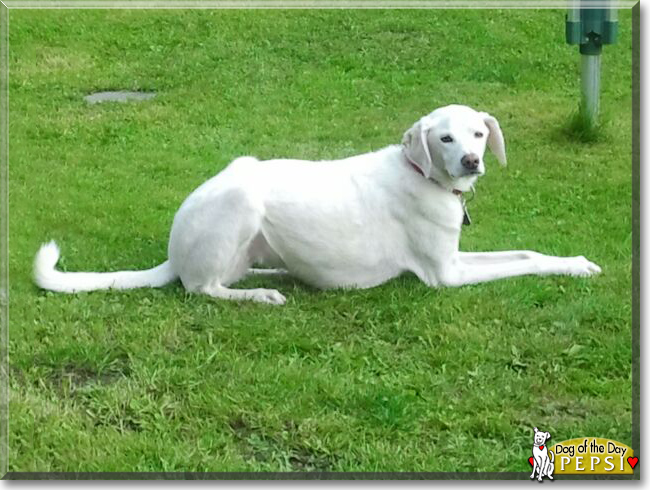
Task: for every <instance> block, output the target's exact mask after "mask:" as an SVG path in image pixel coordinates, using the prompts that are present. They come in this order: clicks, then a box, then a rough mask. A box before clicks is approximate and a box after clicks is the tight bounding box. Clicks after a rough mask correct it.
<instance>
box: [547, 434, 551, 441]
mask: <svg viewBox="0 0 650 490" xmlns="http://www.w3.org/2000/svg"><path fill="white" fill-rule="evenodd" d="M550 438H551V434H549V433H548V432H547V433H546V440H547V441H548V440H549V439H550Z"/></svg>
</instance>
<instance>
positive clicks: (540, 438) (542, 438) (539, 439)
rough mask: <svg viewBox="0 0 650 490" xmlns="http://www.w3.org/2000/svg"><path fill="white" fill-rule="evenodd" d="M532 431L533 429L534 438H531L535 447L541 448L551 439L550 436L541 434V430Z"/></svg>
mask: <svg viewBox="0 0 650 490" xmlns="http://www.w3.org/2000/svg"><path fill="white" fill-rule="evenodd" d="M533 429H535V436H534V437H533V441H534V443H535V445H536V446H541V445H542V444H544V443H545V442H546V441H547V440H549V439H550V438H551V434H549V433H548V432H542V431H541V430H537V427H533Z"/></svg>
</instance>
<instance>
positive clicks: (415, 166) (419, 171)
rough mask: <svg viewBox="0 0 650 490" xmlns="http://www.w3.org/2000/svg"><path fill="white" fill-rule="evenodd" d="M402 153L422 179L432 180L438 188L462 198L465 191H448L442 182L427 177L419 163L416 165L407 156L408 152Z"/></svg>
mask: <svg viewBox="0 0 650 490" xmlns="http://www.w3.org/2000/svg"><path fill="white" fill-rule="evenodd" d="M402 153H403V155H404V157H405V158H406V161H407V162H408V163H409V164H410V165H411V167H412V168H413V170H415V171H416V172H417V173H419V174H420V175H421V176H422V177H424V178H425V179H427V180H430V181H431V182H434V183H435V184H438V186H440V187H442V188H443V189H445V190H446V191H450V192H451V193H452V194H454V195H456V196H459V197H460V196H462V195H463V191H461V190H459V189H448V188H447V187H445V186H444V185H442V184H441V183H440V182H438V181H437V180H436V179H434V178H432V177H427V176H426V175H424V172H423V171H422V169H421V168H420V166H419V165H418V164H417V163H415V162H414V161H413V160H411V158H410V157H409V156H408V155H407V154H406V152H402Z"/></svg>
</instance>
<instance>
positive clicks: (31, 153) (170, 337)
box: [8, 10, 636, 475]
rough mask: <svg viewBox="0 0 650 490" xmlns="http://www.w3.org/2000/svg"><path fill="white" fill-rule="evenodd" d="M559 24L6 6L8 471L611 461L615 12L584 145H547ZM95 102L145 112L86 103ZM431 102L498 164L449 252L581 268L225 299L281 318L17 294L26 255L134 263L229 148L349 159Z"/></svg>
mask: <svg viewBox="0 0 650 490" xmlns="http://www.w3.org/2000/svg"><path fill="white" fill-rule="evenodd" d="M564 13H565V11H562V10H448V11H445V10H423V11H417V10H394V11H390V10H373V11H353V10H337V11H320V10H311V11H309V10H305V11H277V10H274V11H271V10H259V11H252V10H251V11H220V10H205V11H202V10H196V11H181V10H177V11H171V10H169V11H165V10H158V11H135V10H134V11H129V10H113V11H101V10H99V11H82V10H69V11H66V10H59V11H30V10H23V11H18V10H12V11H11V13H10V30H9V37H10V51H9V57H10V69H9V80H10V86H9V94H10V95H9V96H10V118H9V124H10V125H9V142H10V143H9V158H10V169H9V180H10V182H9V188H10V238H9V249H10V252H9V274H10V330H9V337H10V342H9V346H8V348H9V362H10V395H11V399H10V422H9V468H10V470H11V471H312V470H313V471H446V472H457V471H471V472H475V471H489V472H503V471H512V472H522V475H525V473H524V472H530V466H528V462H527V458H528V456H529V455H530V450H531V449H530V446H531V444H532V442H531V441H532V427H533V426H537V427H539V428H541V429H543V430H545V431H549V432H550V433H551V434H552V435H553V439H552V441H553V442H560V441H563V440H565V439H571V438H575V437H581V436H598V437H608V438H611V439H615V440H617V441H620V442H623V443H625V444H628V445H631V398H632V395H631V391H632V387H631V385H632V381H631V247H632V225H631V193H632V182H631V134H632V129H631V100H632V95H631V12H630V11H621V12H620V26H619V29H620V33H619V34H620V36H619V42H618V44H616V45H614V46H608V47H606V49H605V52H604V57H603V81H602V83H603V87H602V90H603V94H602V121H603V123H602V128H601V129H600V132H599V134H598V137H597V138H596V139H595V140H594V141H585V140H584V138H582V139H581V138H580V135H578V134H576V133H575V132H572V131H571V130H570V129H569V126H570V125H569V122H570V120H571V117H572V115H573V113H574V111H575V110H576V108H577V104H578V100H579V92H580V81H579V72H580V65H579V63H580V58H579V55H578V50H577V48H576V47H575V46H568V45H566V44H565V42H564ZM111 89H127V90H151V91H155V92H157V94H158V95H157V97H156V98H154V99H152V100H149V101H146V102H138V103H124V104H121V103H105V104H97V105H89V104H87V103H86V102H85V101H84V99H83V97H84V96H85V95H87V94H89V93H92V92H96V91H102V90H111ZM449 103H462V104H466V105H470V106H474V107H476V108H478V109H480V110H485V111H488V112H490V113H491V114H493V115H494V116H496V117H497V118H498V119H499V121H500V124H501V127H502V128H503V131H504V134H505V138H506V143H507V151H508V162H509V165H508V167H506V168H504V169H503V168H499V166H498V164H497V163H496V160H495V158H494V157H493V156H487V157H486V160H487V167H488V168H487V174H486V175H485V176H484V177H483V178H482V179H481V180H480V182H479V184H478V186H477V193H476V197H475V199H474V200H473V201H472V202H471V203H470V204H469V208H470V212H471V215H472V220H473V224H472V225H471V226H469V227H466V228H465V230H464V234H463V236H462V239H461V248H462V249H463V250H474V251H481V250H506V249H518V248H524V249H533V250H537V251H540V252H543V253H547V254H556V255H585V256H586V257H587V258H589V259H591V260H593V261H594V262H596V263H597V264H599V265H600V266H601V267H602V269H603V273H602V274H601V275H600V276H597V277H595V278H591V279H581V278H571V277H523V278H518V279H511V280H504V281H497V282H493V283H488V284H481V285H476V286H468V287H462V288H457V289H453V288H449V289H429V288H427V287H426V286H425V285H424V284H422V283H421V282H419V281H418V280H417V279H416V278H415V277H414V276H412V275H405V276H403V277H400V278H398V279H397V280H394V281H392V282H389V283H387V284H384V285H382V286H380V287H377V288H373V289H369V290H335V291H327V292H321V291H317V290H314V289H312V288H310V287H308V286H305V285H303V284H302V283H300V282H298V281H295V280H292V279H291V278H272V277H255V278H250V279H246V280H245V281H244V285H245V286H249V287H271V288H277V289H279V290H280V291H281V292H282V293H284V294H285V295H286V296H287V299H288V301H287V304H286V305H285V306H284V307H273V306H268V305H261V304H254V303H238V302H224V301H215V300H212V299H210V298H208V297H204V296H199V295H189V294H187V293H185V291H184V290H183V288H182V286H181V285H180V284H178V283H175V284H173V285H170V286H167V287H164V288H161V289H155V290H154V289H141V290H133V291H128V292H116V291H113V292H111V291H108V292H93V293H86V294H78V295H59V294H53V293H46V292H44V291H41V290H39V289H38V288H37V287H35V286H34V284H33V283H32V281H31V276H30V275H31V267H32V259H33V256H34V254H35V252H36V250H37V249H38V246H39V245H40V244H41V243H42V242H43V241H45V240H48V239H56V240H57V241H58V242H59V244H60V245H61V248H62V260H61V262H60V267H62V268H63V269H65V270H84V271H85V270H87V271H107V270H120V269H129V268H130V269H142V268H148V267H152V266H154V265H156V264H158V263H160V262H162V261H163V260H164V259H165V258H166V247H167V237H168V232H169V228H170V225H171V221H172V218H173V216H174V213H175V211H176V209H177V208H178V206H179V205H180V203H181V202H182V200H183V199H184V198H185V196H187V194H189V192H191V191H192V190H193V189H194V188H195V187H196V186H197V185H199V184H200V183H201V182H203V181H204V180H205V179H207V178H208V177H210V176H212V175H214V174H215V173H217V172H218V171H219V170H221V169H222V168H224V166H226V165H227V164H228V163H229V162H230V161H231V160H232V159H234V158H235V157H237V156H240V155H245V154H249V155H255V156H257V157H259V158H272V157H298V158H305V159H321V158H323V159H325V158H327V159H330V158H339V157H345V156H349V155H354V154H357V153H363V152H367V151H370V150H374V149H378V148H381V147H383V146H386V145H388V144H393V143H397V142H399V141H400V140H401V136H402V134H403V132H404V131H405V130H406V129H408V128H409V127H410V126H411V124H412V123H413V122H414V121H415V120H416V119H417V118H419V117H420V116H422V115H423V114H425V113H428V112H430V111H431V110H433V109H434V108H436V107H438V106H441V105H446V104H449ZM368 246H373V244H368ZM635 449H636V448H635Z"/></svg>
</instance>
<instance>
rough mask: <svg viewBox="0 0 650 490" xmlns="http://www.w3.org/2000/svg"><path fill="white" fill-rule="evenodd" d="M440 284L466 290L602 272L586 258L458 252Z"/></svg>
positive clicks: (443, 270) (444, 268) (445, 265)
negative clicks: (522, 278)
mask: <svg viewBox="0 0 650 490" xmlns="http://www.w3.org/2000/svg"><path fill="white" fill-rule="evenodd" d="M439 272H440V274H439V280H440V282H441V283H442V284H443V285H445V286H463V285H465V284H477V283H481V282H488V281H494V280H497V279H505V278H508V277H517V276H525V275H529V274H534V275H542V276H543V275H549V274H567V275H572V276H591V275H593V274H598V273H599V272H600V267H598V266H597V265H596V264H594V263H593V262H590V261H588V260H587V259H585V258H584V257H582V256H580V257H553V256H549V255H542V254H538V253H536V252H527V251H521V252H492V253H489V252H488V253H471V254H466V253H464V252H457V253H456V254H455V255H454V256H452V257H451V258H450V260H448V261H447V262H446V263H443V264H442V265H441V267H440V271H439Z"/></svg>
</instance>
